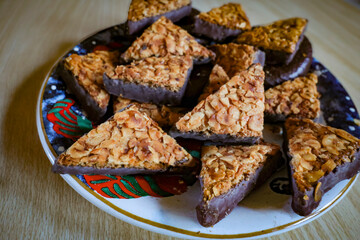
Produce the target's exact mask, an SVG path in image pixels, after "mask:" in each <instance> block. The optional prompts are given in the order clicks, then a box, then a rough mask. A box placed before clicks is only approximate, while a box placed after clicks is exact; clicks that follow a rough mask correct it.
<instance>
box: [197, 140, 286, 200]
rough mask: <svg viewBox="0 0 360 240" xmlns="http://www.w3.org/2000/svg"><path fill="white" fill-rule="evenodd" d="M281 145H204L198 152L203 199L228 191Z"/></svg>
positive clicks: (248, 175)
mask: <svg viewBox="0 0 360 240" xmlns="http://www.w3.org/2000/svg"><path fill="white" fill-rule="evenodd" d="M279 150H280V147H279V146H278V145H275V144H259V145H253V146H218V147H217V146H204V147H203V148H202V153H201V155H202V156H201V162H202V169H201V172H200V177H201V178H202V179H203V192H204V195H203V200H204V201H205V202H206V201H209V200H211V199H212V198H214V197H217V196H219V195H221V194H224V193H226V192H228V191H229V190H230V189H231V188H232V187H235V186H236V185H237V184H239V183H240V182H241V181H244V180H247V179H248V178H249V177H250V175H251V174H254V173H255V171H256V170H257V169H258V168H259V167H260V166H262V165H263V164H264V162H265V161H266V159H267V157H268V156H269V155H275V154H276V153H277V152H278V151H279Z"/></svg>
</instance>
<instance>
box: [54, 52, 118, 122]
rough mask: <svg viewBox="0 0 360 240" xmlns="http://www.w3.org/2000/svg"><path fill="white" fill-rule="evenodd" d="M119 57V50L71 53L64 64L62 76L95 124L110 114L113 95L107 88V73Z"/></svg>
mask: <svg viewBox="0 0 360 240" xmlns="http://www.w3.org/2000/svg"><path fill="white" fill-rule="evenodd" d="M119 55H120V54H119V52H118V51H113V52H111V51H94V52H92V53H88V54H86V55H78V54H71V55H70V56H68V57H67V58H65V59H64V60H63V61H62V62H61V64H60V68H59V70H60V71H59V73H60V76H61V78H62V79H63V80H64V82H65V83H66V87H67V89H68V90H69V91H70V92H72V93H73V94H74V95H75V96H76V97H77V99H78V100H79V102H80V104H81V106H82V107H83V108H84V110H85V112H86V114H87V116H88V117H89V118H90V119H91V120H92V121H95V122H98V121H100V120H101V119H102V117H103V116H104V115H105V113H106V111H107V107H108V104H109V100H110V94H109V93H108V92H107V91H106V90H105V88H104V84H103V74H104V72H106V71H109V70H112V69H114V68H115V66H116V64H117V62H118V61H119Z"/></svg>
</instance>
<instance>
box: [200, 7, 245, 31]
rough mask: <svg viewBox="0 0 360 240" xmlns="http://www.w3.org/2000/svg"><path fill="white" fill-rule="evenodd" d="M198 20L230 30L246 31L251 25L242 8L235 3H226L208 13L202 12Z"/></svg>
mask: <svg viewBox="0 0 360 240" xmlns="http://www.w3.org/2000/svg"><path fill="white" fill-rule="evenodd" d="M199 18H200V19H202V20H204V21H207V22H210V23H213V24H217V25H220V26H224V27H226V28H231V29H241V30H248V29H251V25H250V22H249V19H248V17H247V16H246V13H245V11H244V9H243V8H242V6H241V5H240V4H237V3H228V4H225V5H222V6H221V7H218V8H213V9H211V10H210V11H209V12H202V13H200V14H199Z"/></svg>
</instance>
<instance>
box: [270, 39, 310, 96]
mask: <svg viewBox="0 0 360 240" xmlns="http://www.w3.org/2000/svg"><path fill="white" fill-rule="evenodd" d="M267 59H268V55H266V61H267ZM311 63H312V46H311V43H310V41H309V39H308V38H307V37H306V36H305V37H304V40H303V41H302V43H301V45H300V47H299V50H298V51H297V53H296V54H295V56H294V58H293V60H292V61H291V62H290V63H289V64H286V65H280V66H269V65H266V66H265V67H264V71H265V83H264V84H265V89H267V88H270V87H274V86H276V85H279V84H281V83H283V82H285V81H287V80H290V79H293V78H296V77H298V76H301V75H305V74H306V73H307V72H308V71H309V69H310V66H311Z"/></svg>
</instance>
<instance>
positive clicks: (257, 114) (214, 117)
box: [176, 64, 264, 137]
mask: <svg viewBox="0 0 360 240" xmlns="http://www.w3.org/2000/svg"><path fill="white" fill-rule="evenodd" d="M263 83H264V72H263V70H262V67H261V65H260V64H255V65H253V66H251V67H250V68H249V70H248V71H242V72H240V73H239V74H238V75H236V76H235V77H233V78H232V79H231V80H230V81H229V82H227V83H226V84H225V85H223V86H221V87H220V89H219V90H218V91H217V92H216V93H214V94H212V95H210V96H208V97H207V98H206V99H205V100H203V101H201V102H200V103H199V104H198V105H197V106H196V107H195V108H194V109H193V110H192V111H191V112H189V113H187V114H186V115H185V116H184V117H182V118H181V119H180V120H179V121H178V122H177V123H176V127H177V129H178V130H179V131H181V132H191V131H193V132H201V133H204V134H209V135H210V134H229V135H233V136H237V137H259V136H260V137H261V136H262V130H263V125H264V124H263V122H264V119H263V117H264V86H263Z"/></svg>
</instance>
